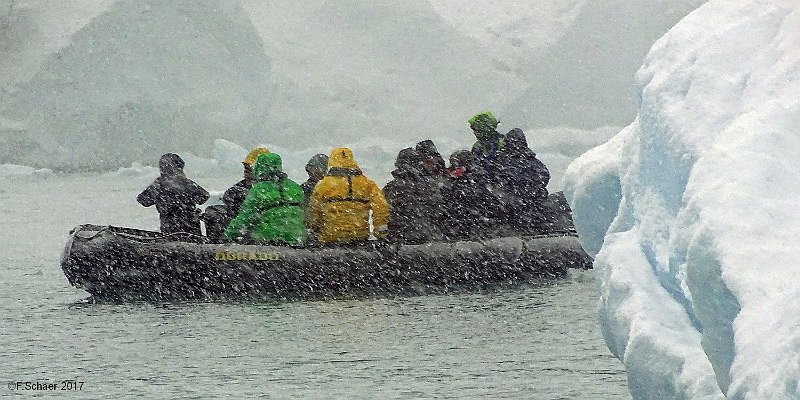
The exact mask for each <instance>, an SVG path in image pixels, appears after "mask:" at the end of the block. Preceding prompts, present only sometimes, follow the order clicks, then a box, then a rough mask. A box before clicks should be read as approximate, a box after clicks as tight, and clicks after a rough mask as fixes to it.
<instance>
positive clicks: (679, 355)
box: [564, 0, 800, 399]
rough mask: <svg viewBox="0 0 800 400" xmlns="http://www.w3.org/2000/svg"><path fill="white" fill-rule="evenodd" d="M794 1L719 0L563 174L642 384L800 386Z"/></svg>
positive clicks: (613, 345)
mask: <svg viewBox="0 0 800 400" xmlns="http://www.w3.org/2000/svg"><path fill="white" fill-rule="evenodd" d="M798 43H800V3H798V2H797V1H795V0H775V1H756V0H742V1H737V2H730V1H716V0H715V1H710V2H708V3H707V4H706V5H704V6H702V7H701V8H699V9H698V10H696V11H694V12H693V13H691V14H689V16H687V17H686V18H684V19H683V20H682V21H681V22H680V23H678V25H676V26H675V27H674V28H672V29H671V30H670V31H669V32H668V33H667V34H666V35H665V36H664V37H662V38H661V39H660V40H659V41H658V42H656V44H655V45H654V46H653V48H652V49H651V51H650V53H649V55H648V57H647V59H646V61H645V63H644V66H642V68H641V69H640V70H639V73H638V75H637V80H638V85H639V93H640V107H639V114H638V117H637V118H636V120H635V121H634V122H633V123H632V124H631V125H630V126H628V127H627V128H625V129H624V130H622V131H621V132H620V133H619V134H618V135H617V136H615V137H614V138H612V139H611V140H610V141H609V142H608V143H606V144H604V145H602V146H599V147H597V148H595V149H593V150H591V151H590V152H588V153H586V154H585V155H583V156H581V157H580V158H578V159H577V160H576V161H575V162H573V163H572V164H571V165H570V166H569V168H568V170H567V176H566V177H565V180H564V186H565V193H566V194H567V197H568V198H569V199H570V202H571V204H572V207H573V210H574V217H575V223H576V226H577V228H578V230H579V233H580V234H581V235H582V239H583V240H584V244H585V247H586V249H587V250H588V251H590V252H591V253H592V254H596V259H595V268H596V269H597V272H598V277H599V288H600V294H601V300H600V305H599V319H600V323H601V330H602V332H603V335H604V337H605V339H606V343H607V345H608V346H609V348H610V349H611V351H612V353H614V354H615V355H616V356H617V357H618V358H619V359H620V360H622V361H623V363H624V365H625V368H626V370H627V371H628V384H629V387H630V390H631V392H632V394H633V395H634V397H635V398H659V399H662V398H670V399H681V398H685V399H688V398H692V399H696V398H709V399H715V398H722V397H727V398H733V399H796V398H800V385H798V384H799V383H800V329H798V328H800V314H798V313H797V310H798V309H800V278H798V276H800V263H798V261H797V257H798V255H800V244H798V241H797V238H798V237H799V236H800V211H799V210H798V205H800V159H798V156H800V46H798Z"/></svg>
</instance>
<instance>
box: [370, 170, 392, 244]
mask: <svg viewBox="0 0 800 400" xmlns="http://www.w3.org/2000/svg"><path fill="white" fill-rule="evenodd" d="M369 201H370V208H372V228H373V230H372V231H373V232H374V234H375V237H377V238H379V239H384V238H385V237H386V234H387V233H388V232H387V230H388V226H389V203H387V202H386V198H385V197H384V196H383V192H382V191H381V189H380V188H379V187H378V185H376V184H375V182H373V181H370V191H369Z"/></svg>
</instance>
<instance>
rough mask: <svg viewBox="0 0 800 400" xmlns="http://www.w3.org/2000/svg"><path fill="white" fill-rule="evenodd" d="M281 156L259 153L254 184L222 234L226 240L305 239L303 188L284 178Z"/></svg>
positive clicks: (295, 241)
mask: <svg viewBox="0 0 800 400" xmlns="http://www.w3.org/2000/svg"><path fill="white" fill-rule="evenodd" d="M282 169H283V166H282V161H281V157H280V156H279V155H277V154H275V153H267V154H261V155H260V156H258V158H257V159H256V162H255V165H254V166H253V177H254V178H255V183H254V184H253V187H252V188H250V191H248V192H247V196H246V197H245V199H244V202H243V203H242V206H241V208H239V213H238V214H237V215H236V218H234V219H233V220H232V221H231V222H230V224H228V227H227V228H226V229H225V232H224V233H223V234H224V235H225V237H227V238H229V239H251V240H254V241H257V242H271V243H279V244H300V243H303V242H304V241H305V240H306V235H307V232H306V225H305V220H304V219H305V211H304V210H303V201H304V195H303V189H302V188H301V187H300V185H298V184H297V183H295V182H294V181H292V180H291V179H289V178H287V177H286V174H285V173H284V172H283V171H282Z"/></svg>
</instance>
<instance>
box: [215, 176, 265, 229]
mask: <svg viewBox="0 0 800 400" xmlns="http://www.w3.org/2000/svg"><path fill="white" fill-rule="evenodd" d="M260 203H261V200H260V199H259V196H258V195H257V193H256V189H255V188H253V189H250V191H249V192H248V193H247V196H246V197H245V198H244V201H243V202H242V206H241V207H240V208H239V213H238V214H236V217H235V218H233V219H232V220H231V222H230V223H229V224H228V227H227V228H225V231H224V232H223V233H222V234H223V235H224V236H225V237H226V238H228V239H232V238H235V237H237V236H242V235H243V234H244V233H246V230H247V229H248V228H250V225H251V221H252V219H253V217H254V216H255V215H257V214H258V210H259V208H260Z"/></svg>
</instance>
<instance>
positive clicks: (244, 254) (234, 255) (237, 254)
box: [214, 251, 280, 261]
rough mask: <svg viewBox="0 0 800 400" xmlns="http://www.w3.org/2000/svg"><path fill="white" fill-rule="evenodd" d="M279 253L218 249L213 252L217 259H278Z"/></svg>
mask: <svg viewBox="0 0 800 400" xmlns="http://www.w3.org/2000/svg"><path fill="white" fill-rule="evenodd" d="M279 259H280V254H278V253H277V252H275V251H268V252H258V251H218V252H215V253H214V260H217V261H278V260H279Z"/></svg>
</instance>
